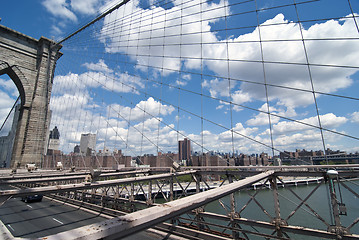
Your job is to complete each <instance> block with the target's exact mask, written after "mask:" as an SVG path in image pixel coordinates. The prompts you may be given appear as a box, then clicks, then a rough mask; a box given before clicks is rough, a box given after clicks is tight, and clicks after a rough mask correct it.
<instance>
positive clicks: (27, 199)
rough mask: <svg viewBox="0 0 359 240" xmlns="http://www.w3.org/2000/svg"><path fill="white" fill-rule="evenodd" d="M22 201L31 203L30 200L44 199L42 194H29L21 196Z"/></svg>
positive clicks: (38, 200) (39, 200)
mask: <svg viewBox="0 0 359 240" xmlns="http://www.w3.org/2000/svg"><path fill="white" fill-rule="evenodd" d="M21 201H23V202H26V203H29V202H41V201H42V195H41V194H35V195H28V196H25V197H22V198H21Z"/></svg>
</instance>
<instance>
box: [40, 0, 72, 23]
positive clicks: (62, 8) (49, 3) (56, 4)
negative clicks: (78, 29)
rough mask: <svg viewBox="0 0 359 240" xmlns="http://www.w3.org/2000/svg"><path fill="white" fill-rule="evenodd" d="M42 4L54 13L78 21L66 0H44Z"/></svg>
mask: <svg viewBox="0 0 359 240" xmlns="http://www.w3.org/2000/svg"><path fill="white" fill-rule="evenodd" d="M42 4H43V5H44V6H45V8H46V9H47V11H49V12H50V13H51V14H52V15H54V16H56V17H60V18H63V19H68V20H71V21H74V22H77V17H76V15H75V14H74V13H73V12H72V11H71V10H70V4H69V3H68V2H67V1H66V0H44V1H43V2H42Z"/></svg>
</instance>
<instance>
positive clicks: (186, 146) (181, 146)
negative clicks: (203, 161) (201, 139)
mask: <svg viewBox="0 0 359 240" xmlns="http://www.w3.org/2000/svg"><path fill="white" fill-rule="evenodd" d="M190 159H191V140H188V139H187V138H185V139H184V140H183V141H178V160H180V161H181V160H190Z"/></svg>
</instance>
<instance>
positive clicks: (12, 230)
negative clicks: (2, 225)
mask: <svg viewBox="0 0 359 240" xmlns="http://www.w3.org/2000/svg"><path fill="white" fill-rule="evenodd" d="M7 226H8V227H9V228H11V230H12V231H13V232H15V229H14V228H13V227H11V225H10V224H8V225H7Z"/></svg>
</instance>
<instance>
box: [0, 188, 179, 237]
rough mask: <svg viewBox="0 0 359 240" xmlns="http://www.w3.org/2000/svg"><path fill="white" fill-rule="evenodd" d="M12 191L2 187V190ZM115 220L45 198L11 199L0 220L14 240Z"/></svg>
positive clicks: (145, 234)
mask: <svg viewBox="0 0 359 240" xmlns="http://www.w3.org/2000/svg"><path fill="white" fill-rule="evenodd" d="M6 188H7V189H9V187H8V186H4V185H3V186H1V187H0V189H1V190H5V189H6ZM108 218H112V217H109V216H101V215H99V214H98V213H95V212H91V211H85V210H83V209H81V208H79V207H76V206H72V205H68V204H64V203H61V202H58V201H55V200H52V199H50V198H46V197H44V198H43V200H42V201H41V202H32V203H25V202H23V201H21V198H20V197H16V198H12V199H10V200H8V201H6V202H5V203H4V204H3V205H2V206H0V220H1V222H2V223H3V224H4V225H5V227H6V228H7V229H8V230H9V231H10V232H11V234H12V235H13V236H14V237H20V238H40V237H45V236H49V235H52V234H56V233H60V232H63V231H68V230H72V229H75V228H79V227H82V226H86V225H89V224H93V223H97V222H101V221H104V220H107V219H108ZM132 239H141V240H155V239H178V238H176V237H175V236H171V237H170V238H168V236H166V235H163V234H161V233H157V232H154V231H152V232H145V231H144V232H139V233H136V234H133V235H131V236H129V237H127V238H123V240H132Z"/></svg>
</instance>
